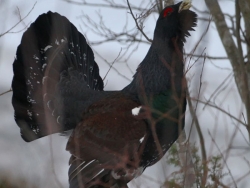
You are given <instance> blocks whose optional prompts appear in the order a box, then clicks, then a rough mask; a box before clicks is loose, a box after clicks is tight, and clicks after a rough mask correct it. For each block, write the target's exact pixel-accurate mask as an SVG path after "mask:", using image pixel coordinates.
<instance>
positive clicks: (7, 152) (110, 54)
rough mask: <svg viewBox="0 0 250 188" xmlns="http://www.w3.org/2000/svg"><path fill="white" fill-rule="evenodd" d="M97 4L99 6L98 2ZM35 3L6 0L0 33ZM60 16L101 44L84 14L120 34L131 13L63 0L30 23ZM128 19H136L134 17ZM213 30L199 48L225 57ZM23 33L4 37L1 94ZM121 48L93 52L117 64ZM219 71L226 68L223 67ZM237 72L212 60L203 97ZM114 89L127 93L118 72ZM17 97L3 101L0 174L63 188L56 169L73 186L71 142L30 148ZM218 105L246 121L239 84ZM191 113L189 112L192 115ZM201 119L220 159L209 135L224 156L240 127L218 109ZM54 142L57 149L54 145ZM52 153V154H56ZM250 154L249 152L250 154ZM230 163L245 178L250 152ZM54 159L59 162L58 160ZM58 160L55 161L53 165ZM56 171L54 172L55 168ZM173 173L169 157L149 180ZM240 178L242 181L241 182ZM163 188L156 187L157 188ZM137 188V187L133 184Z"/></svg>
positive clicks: (40, 7) (227, 6)
mask: <svg viewBox="0 0 250 188" xmlns="http://www.w3.org/2000/svg"><path fill="white" fill-rule="evenodd" d="M92 2H98V1H96V0H93V1H92ZM34 3H35V1H33V0H25V1H21V0H19V1H18V0H0V15H1V17H0V23H1V25H0V33H3V32H4V31H6V30H7V29H9V28H11V27H12V26H13V25H14V24H15V23H16V22H17V21H18V17H17V16H16V15H15V14H14V12H16V8H17V7H18V8H19V10H20V13H21V15H22V16H24V15H26V14H27V13H28V12H29V10H30V9H31V8H32V6H33V4H34ZM193 4H195V6H197V7H199V9H204V8H202V7H204V2H203V1H199V0H193ZM221 5H222V7H223V11H224V12H228V13H230V14H233V13H234V11H232V10H234V6H233V3H230V2H229V1H223V2H222V3H221ZM49 10H51V11H54V12H58V13H60V14H62V15H64V16H66V17H67V18H68V19H69V20H70V21H71V22H72V23H73V24H74V25H75V26H76V27H77V28H78V29H79V30H81V31H82V30H83V32H84V33H85V32H87V36H88V40H89V41H95V40H96V39H97V38H96V36H95V35H93V34H92V33H91V32H90V31H86V28H84V27H83V25H82V24H81V22H80V20H79V16H80V15H81V13H82V12H84V13H86V14H88V15H89V16H91V17H93V19H97V16H96V11H97V10H100V11H101V13H102V14H103V15H104V21H105V23H106V24H107V25H108V26H109V27H110V29H111V30H115V31H120V30H121V29H122V27H123V24H124V23H125V18H126V10H112V9H107V8H103V7H102V8H100V7H99V8H96V7H87V6H85V7H83V6H76V5H70V4H68V3H65V2H62V1H60V0H54V1H51V0H38V1H37V4H36V6H35V8H34V10H33V11H32V12H31V14H30V15H29V16H28V17H27V18H26V19H25V20H24V23H25V24H28V23H31V22H33V21H35V19H36V18H37V17H38V16H39V15H40V14H42V13H45V12H47V11H49ZM128 18H130V17H129V16H128ZM129 24H130V26H131V27H132V26H133V24H134V23H133V21H132V20H131V19H130V22H129ZM154 25H155V22H154V18H151V19H149V20H148V21H147V23H146V25H145V31H146V32H147V33H148V34H149V36H150V37H151V38H152V34H153V33H152V32H153V29H154ZM23 27H24V25H23V24H21V25H20V26H18V27H17V28H15V29H14V30H13V31H18V30H20V29H22V28H23ZM205 27H206V23H202V22H199V25H198V29H197V30H198V31H196V32H193V33H192V37H191V38H189V39H188V44H187V45H186V51H187V52H189V51H190V49H192V48H193V46H194V44H195V43H196V42H197V41H198V39H199V37H200V36H201V35H202V32H203V31H204V30H205ZM211 28H212V29H210V32H209V33H208V34H207V37H205V38H204V40H203V41H202V45H203V47H202V48H200V49H199V51H202V50H203V49H204V47H206V53H207V54H208V55H214V56H225V52H224V50H223V47H222V45H221V42H220V39H219V38H218V35H217V34H216V32H214V30H215V26H214V25H213V24H212V26H211ZM22 33H23V31H22V32H19V33H15V34H7V35H4V36H3V37H1V38H0V93H2V92H3V91H6V90H8V89H9V88H10V85H11V80H12V76H13V73H12V63H13V60H14V56H15V52H16V48H17V46H18V45H19V43H20V40H21V36H22ZM121 47H122V46H121V45H120V44H115V43H105V44H103V45H101V46H94V47H92V48H93V49H94V50H97V51H98V53H100V54H101V55H102V56H103V57H105V58H106V59H107V60H108V61H110V62H112V61H113V60H114V59H115V58H116V56H117V55H118V53H119V51H120V49H121ZM147 50H148V46H147V45H141V46H140V49H139V50H138V51H137V52H136V53H135V55H134V56H133V59H131V63H130V66H131V68H132V69H133V70H135V69H136V67H137V65H138V63H140V61H141V60H142V59H143V58H144V56H145V54H146V52H147ZM96 60H97V63H98V64H99V66H100V70H101V75H102V76H104V75H105V74H106V72H107V70H108V68H109V67H108V66H107V65H106V64H105V63H104V62H102V61H100V59H98V58H96ZM214 64H215V65H216V66H219V67H221V68H218V67H216V66H215V65H214ZM201 65H202V61H198V63H197V64H196V65H195V66H194V67H193V68H192V70H191V72H190V74H189V76H190V77H194V78H197V77H198V78H199V77H200V70H201ZM115 67H116V68H117V69H119V70H122V73H123V74H126V75H128V77H130V78H131V76H132V74H131V73H129V71H128V70H127V69H125V66H124V65H121V64H115ZM230 73H231V66H230V64H229V63H228V62H227V61H218V62H215V61H213V63H211V62H210V61H209V60H207V61H206V63H205V68H204V72H203V82H202V87H203V88H202V94H201V96H202V97H204V98H206V99H208V98H209V97H210V96H211V94H212V93H213V92H214V91H215V89H216V88H217V87H218V86H219V85H220V84H221V83H222V82H223V80H224V79H225V78H226V77H227V76H228V75H229V74H230ZM107 80H108V84H107V86H106V89H107V90H108V89H121V88H123V87H124V86H125V85H126V84H127V83H128V81H126V80H124V79H123V78H121V77H119V76H118V75H117V73H116V72H114V71H111V72H110V74H109V75H108V77H107ZM197 84H199V82H195V81H194V82H192V79H191V94H192V93H195V91H196V90H197V88H198V86H199V85H197ZM11 95H12V94H11V93H9V94H6V95H5V96H1V98H0V114H1V115H0V116H1V120H2V121H1V124H0V149H1V151H2V152H0V158H1V160H0V175H1V173H5V174H9V175H11V176H13V177H17V176H19V175H22V176H24V177H25V178H27V179H28V180H32V181H33V182H35V183H36V184H38V185H39V186H40V187H58V185H57V184H55V183H56V182H55V176H54V175H53V174H54V173H53V169H54V170H55V174H56V176H57V177H58V179H59V181H60V182H61V184H62V185H63V187H67V186H68V184H67V171H68V158H69V156H70V155H69V153H68V152H67V151H65V145H66V142H67V139H66V138H64V137H61V136H58V135H53V136H51V137H46V138H42V139H40V140H37V141H34V142H32V143H25V142H24V141H23V140H22V139H21V138H20V135H19V128H18V127H17V126H16V124H15V122H14V119H13V109H12V106H11ZM215 102H216V104H218V105H220V106H221V107H223V108H224V109H225V110H227V111H230V113H232V114H234V115H235V116H236V117H240V116H241V112H242V111H243V107H242V104H241V102H240V99H239V96H238V93H237V90H236V87H235V83H234V80H233V79H231V81H228V86H227V87H226V89H225V90H224V91H223V92H221V93H220V94H219V95H218V96H217V98H216V99H215ZM187 113H188V111H187ZM198 114H199V120H200V124H201V127H202V131H203V133H204V136H205V140H206V149H207V153H208V155H209V156H211V155H214V154H218V150H217V148H216V147H215V146H214V143H213V142H212V140H211V137H210V136H209V134H208V132H209V131H210V132H211V134H212V135H213V136H214V137H215V140H216V143H217V144H218V146H219V147H220V149H221V151H225V149H227V147H228V144H229V142H230V140H231V139H232V137H231V135H232V134H233V133H234V132H235V127H236V126H235V125H234V124H233V123H232V120H231V119H230V118H228V117H227V116H225V115H223V114H222V113H220V112H219V111H218V110H215V109H213V108H208V107H207V108H205V109H202V108H201V107H200V108H199V111H198ZM187 122H190V118H187ZM186 126H187V127H186V129H187V130H188V129H189V127H190V126H189V125H188V124H187V125H186ZM239 128H240V130H241V131H242V132H243V135H244V136H242V134H240V133H239V131H237V134H236V136H235V138H234V139H233V145H234V146H245V147H246V146H247V144H246V142H245V140H244V137H246V138H247V134H246V130H245V128H243V127H239ZM51 140H52V148H50V147H48V146H51V144H50V143H51V142H50V141H51ZM191 140H192V141H196V142H197V145H198V139H197V135H196V133H195V131H193V132H192V134H191ZM51 150H52V153H51ZM248 151H249V149H248ZM230 154H231V155H230V157H229V158H228V160H227V162H228V166H229V167H230V170H231V172H232V174H233V175H234V176H235V177H241V176H242V175H244V173H246V172H247V171H248V170H249V166H247V163H246V162H245V161H244V157H245V158H247V159H249V156H250V155H249V152H243V150H232V152H231V153H230ZM52 156H53V157H52ZM52 160H53V161H52ZM51 166H54V168H51ZM171 169H172V168H169V167H166V163H165V158H164V159H163V160H162V161H161V162H160V163H158V164H157V165H155V166H154V167H152V168H149V169H148V170H147V171H146V174H147V175H150V176H152V177H153V178H155V179H159V180H160V181H161V182H162V181H163V180H164V176H167V175H168V174H169V173H170V172H171ZM236 179H237V178H236ZM247 179H249V176H248V177H247V178H245V179H244V180H243V181H242V182H241V183H239V187H240V188H244V187H248V183H250V181H248V180H247ZM225 182H226V183H228V182H231V179H230V177H229V176H227V179H225ZM149 183H152V181H150V180H148V181H146V178H138V179H136V180H135V181H134V184H137V185H143V186H142V187H146V185H147V184H148V185H149V186H148V187H152V185H151V186H150V184H149ZM157 186H158V185H154V187H157ZM131 187H135V186H133V185H131Z"/></svg>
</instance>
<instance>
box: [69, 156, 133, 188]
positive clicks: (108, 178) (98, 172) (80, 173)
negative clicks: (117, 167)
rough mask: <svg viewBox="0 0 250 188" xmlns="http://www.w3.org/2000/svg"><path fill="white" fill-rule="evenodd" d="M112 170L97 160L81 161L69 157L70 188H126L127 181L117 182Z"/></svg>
mask: <svg viewBox="0 0 250 188" xmlns="http://www.w3.org/2000/svg"><path fill="white" fill-rule="evenodd" d="M112 172H113V171H112V170H110V169H107V168H105V167H104V165H103V164H101V163H99V161H98V160H91V161H88V162H86V161H83V160H81V159H78V158H75V157H74V156H71V159H70V168H69V184H70V186H69V187H70V188H128V186H127V183H128V182H127V181H125V180H118V179H115V178H114V175H112Z"/></svg>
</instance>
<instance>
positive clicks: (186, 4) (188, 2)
mask: <svg viewBox="0 0 250 188" xmlns="http://www.w3.org/2000/svg"><path fill="white" fill-rule="evenodd" d="M191 6H192V0H184V1H183V2H182V3H181V5H180V6H179V11H178V12H181V11H183V10H188V9H190V7H191Z"/></svg>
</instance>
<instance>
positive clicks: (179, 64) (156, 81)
mask: <svg viewBox="0 0 250 188" xmlns="http://www.w3.org/2000/svg"><path fill="white" fill-rule="evenodd" d="M183 67H184V65H183V44H182V43H181V42H179V41H178V38H172V39H167V38H157V37H154V40H153V42H152V45H151V47H150V49H149V51H148V53H147V55H146V57H145V58H144V60H143V61H142V62H141V64H140V65H139V66H138V68H137V71H136V73H135V75H134V79H133V81H132V82H131V83H130V84H129V85H128V86H127V87H125V88H124V91H126V92H130V93H136V94H139V95H140V94H142V93H144V94H146V95H148V94H157V93H160V92H165V91H167V90H171V88H172V87H173V84H174V85H175V87H180V86H181V85H182V83H181V82H182V78H183ZM176 89H178V88H176Z"/></svg>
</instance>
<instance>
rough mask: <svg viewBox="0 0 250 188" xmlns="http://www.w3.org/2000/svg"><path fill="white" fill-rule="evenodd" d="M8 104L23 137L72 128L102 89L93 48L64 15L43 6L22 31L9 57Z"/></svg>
mask: <svg viewBox="0 0 250 188" xmlns="http://www.w3.org/2000/svg"><path fill="white" fill-rule="evenodd" d="M13 70H14V77H13V81H12V89H13V98H12V104H13V107H14V110H15V120H16V123H17V124H18V126H19V127H20V129H21V135H22V137H23V139H24V140H25V141H32V140H35V139H37V138H40V137H43V136H46V135H49V134H52V133H56V132H63V131H67V130H70V129H72V128H74V127H75V126H76V125H77V122H78V121H79V120H80V116H81V113H82V112H83V111H84V109H85V108H86V107H87V106H88V105H89V104H91V102H92V101H93V100H94V99H91V98H93V92H95V91H94V90H103V81H102V78H101V77H100V76H99V68H98V65H97V64H96V62H95V60H94V54H93V52H92V50H91V48H90V47H89V45H88V44H87V42H86V39H85V38H84V36H83V35H82V34H81V33H79V32H78V30H77V29H76V27H75V26H74V25H73V24H71V23H70V22H69V21H68V19H67V18H65V17H63V16H61V15H59V14H57V13H52V12H48V13H46V14H42V15H40V16H39V17H38V18H37V20H36V21H35V22H34V23H32V24H31V25H30V27H29V29H28V30H27V31H26V32H25V33H24V35H23V37H22V40H21V44H20V45H19V47H18V49H17V53H16V58H15V61H14V63H13Z"/></svg>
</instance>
